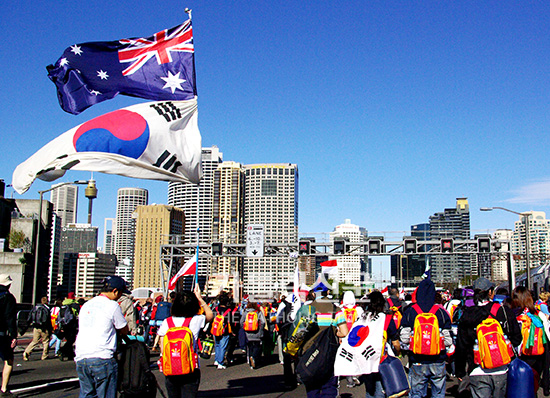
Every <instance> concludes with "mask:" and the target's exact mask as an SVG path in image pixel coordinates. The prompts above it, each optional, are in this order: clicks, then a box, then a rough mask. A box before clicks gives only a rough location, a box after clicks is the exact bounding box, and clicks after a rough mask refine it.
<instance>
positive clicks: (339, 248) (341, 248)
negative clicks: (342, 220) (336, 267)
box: [333, 239, 346, 254]
mask: <svg viewBox="0 0 550 398" xmlns="http://www.w3.org/2000/svg"><path fill="white" fill-rule="evenodd" d="M333 252H334V254H345V253H346V241H345V240H343V239H338V240H334V242H333Z"/></svg>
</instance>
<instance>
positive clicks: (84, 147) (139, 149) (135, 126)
mask: <svg viewBox="0 0 550 398" xmlns="http://www.w3.org/2000/svg"><path fill="white" fill-rule="evenodd" d="M148 142H149V125H148V124H147V121H146V120H145V119H144V118H143V116H141V115H139V114H137V113H135V112H131V111H128V110H125V109H120V110H118V111H114V112H110V113H107V114H105V115H102V116H98V117H96V118H95V119H92V120H90V121H87V122H86V123H83V124H82V125H81V126H80V127H79V128H78V129H77V130H76V132H75V134H74V136H73V145H74V148H75V150H76V151H77V152H107V153H115V154H119V155H123V156H127V157H129V158H133V159H137V158H139V157H140V156H141V155H142V154H143V152H144V151H145V148H147V143H148Z"/></svg>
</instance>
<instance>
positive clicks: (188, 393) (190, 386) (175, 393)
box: [157, 285, 214, 398]
mask: <svg viewBox="0 0 550 398" xmlns="http://www.w3.org/2000/svg"><path fill="white" fill-rule="evenodd" d="M201 308H202V310H203V311H204V314H201V315H198V314H199V311H200V309H201ZM213 318H214V314H213V313H212V310H211V309H210V307H209V306H208V304H206V302H205V301H204V300H203V298H202V297H201V294H200V290H199V287H198V285H195V290H194V292H191V291H188V290H184V291H183V292H179V293H177V294H176V296H175V297H174V300H173V302H172V308H171V316H170V317H169V318H167V319H165V320H164V321H163V322H162V324H161V325H160V327H159V329H158V332H157V334H158V335H159V336H160V338H161V343H160V349H161V353H160V355H161V357H162V356H163V355H167V353H164V352H163V350H164V345H165V343H166V342H165V339H166V333H167V332H168V330H169V329H170V327H169V320H170V323H173V327H181V326H183V325H184V323H185V322H186V320H187V322H188V323H187V325H188V326H187V327H188V328H189V329H190V330H191V332H192V333H193V338H194V350H195V352H197V349H198V346H197V339H198V337H199V333H200V331H201V330H202V328H204V326H205V325H206V323H208V322H210V321H211V320H212V319H213ZM161 360H162V359H161ZM165 377H166V379H165V385H166V392H167V393H168V397H169V398H181V397H186V398H194V397H196V396H197V392H198V391H199V385H200V381H201V372H200V364H199V366H198V367H197V369H195V370H194V371H193V372H192V373H189V374H181V375H173V376H165Z"/></svg>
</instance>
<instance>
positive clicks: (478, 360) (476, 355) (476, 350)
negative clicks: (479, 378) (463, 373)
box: [474, 339, 481, 365]
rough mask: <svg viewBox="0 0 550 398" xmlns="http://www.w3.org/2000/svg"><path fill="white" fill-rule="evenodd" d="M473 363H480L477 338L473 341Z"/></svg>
mask: <svg viewBox="0 0 550 398" xmlns="http://www.w3.org/2000/svg"><path fill="white" fill-rule="evenodd" d="M474 363H475V364H476V365H481V356H480V354H479V344H478V342H477V339H476V341H475V343H474Z"/></svg>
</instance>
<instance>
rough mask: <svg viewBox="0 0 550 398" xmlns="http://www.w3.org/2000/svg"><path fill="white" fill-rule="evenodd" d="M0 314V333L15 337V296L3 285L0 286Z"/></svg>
mask: <svg viewBox="0 0 550 398" xmlns="http://www.w3.org/2000/svg"><path fill="white" fill-rule="evenodd" d="M0 314H1V316H0V335H2V336H8V337H10V338H11V339H12V340H13V339H15V338H16V337H17V319H16V317H17V313H16V310H15V297H14V295H13V294H11V293H10V292H9V290H8V288H7V287H5V286H0Z"/></svg>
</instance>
